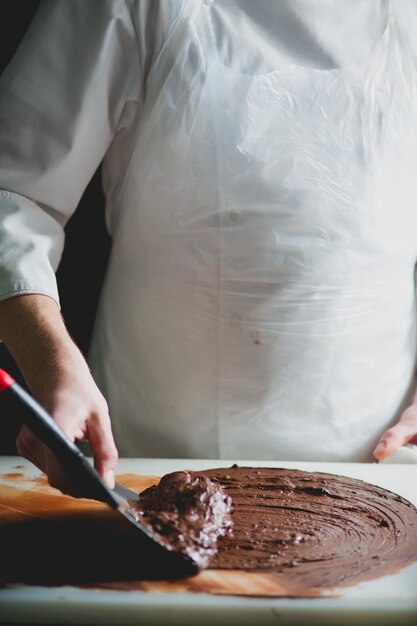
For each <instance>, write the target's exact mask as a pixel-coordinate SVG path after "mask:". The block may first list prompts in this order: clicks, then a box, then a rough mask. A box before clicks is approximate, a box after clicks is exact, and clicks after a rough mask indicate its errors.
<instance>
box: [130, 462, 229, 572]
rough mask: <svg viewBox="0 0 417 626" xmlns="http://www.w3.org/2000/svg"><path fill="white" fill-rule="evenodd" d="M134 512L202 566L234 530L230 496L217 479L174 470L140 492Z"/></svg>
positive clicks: (162, 539) (162, 536)
mask: <svg viewBox="0 0 417 626" xmlns="http://www.w3.org/2000/svg"><path fill="white" fill-rule="evenodd" d="M134 508H135V512H136V514H137V515H139V516H140V519H141V521H142V523H144V524H147V525H149V526H150V527H151V528H152V531H153V532H154V533H157V534H158V536H159V537H160V539H161V541H162V542H163V543H165V544H167V545H169V548H170V549H171V550H172V549H173V550H175V551H178V552H183V553H185V554H186V555H187V556H188V557H189V558H191V559H192V560H193V561H194V562H195V563H196V565H197V566H198V567H199V568H200V569H201V568H204V567H207V565H208V563H209V558H210V557H212V556H214V554H215V553H216V551H217V548H216V543H217V540H218V538H219V537H222V536H225V535H226V534H227V533H228V532H229V531H230V529H231V526H232V519H231V498H230V496H228V495H226V494H225V492H224V490H223V488H222V486H221V485H220V483H219V482H218V481H217V480H216V479H210V478H208V477H207V476H201V475H197V474H195V473H193V472H172V473H171V474H166V475H165V476H164V477H163V478H161V480H160V482H159V484H158V485H157V486H152V487H149V488H148V489H146V490H145V491H143V492H142V493H141V494H140V503H139V504H135V507H134Z"/></svg>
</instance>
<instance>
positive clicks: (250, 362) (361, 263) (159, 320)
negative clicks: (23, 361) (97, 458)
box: [91, 2, 417, 461]
mask: <svg viewBox="0 0 417 626" xmlns="http://www.w3.org/2000/svg"><path fill="white" fill-rule="evenodd" d="M213 10H214V9H213V7H211V6H210V4H209V3H207V4H203V3H199V2H191V3H189V4H186V6H185V8H184V12H185V15H184V14H183V15H182V16H181V19H179V20H178V21H177V22H176V23H175V24H174V26H173V28H172V30H171V32H170V36H169V39H168V41H167V42H166V44H165V48H164V49H163V51H162V53H161V54H160V56H159V58H158V60H157V61H156V63H155V65H154V66H153V68H152V70H151V72H150V75H149V77H148V79H147V83H146V89H145V98H144V106H143V110H142V111H141V115H140V122H139V126H138V129H137V136H136V137H135V140H134V141H133V142H132V149H131V152H130V154H129V160H128V162H127V163H126V171H125V173H124V175H123V177H122V179H121V180H120V181H118V183H117V185H116V186H115V188H114V189H112V191H111V197H108V201H109V203H111V204H112V206H120V207H123V210H120V211H119V212H114V213H113V214H112V215H111V216H109V221H110V222H111V224H110V227H111V230H112V236H113V249H112V254H111V259H110V264H109V269H108V273H107V277H106V281H105V285H104V288H103V293H102V297H101V303H100V307H99V313H98V319H97V324H96V331H95V336H94V342H93V347H92V351H91V362H92V366H93V372H94V375H95V377H96V379H97V381H98V383H99V386H100V387H101V388H102V389H103V391H104V393H105V395H106V397H107V399H108V401H109V405H110V409H111V416H112V420H113V428H114V432H115V436H116V443H117V445H118V447H119V452H120V454H121V455H134V456H161V457H163V456H169V457H182V458H187V457H205V458H229V459H233V458H239V459H245V458H246V459H277V460H278V459H282V460H321V461H325V460H336V461H366V460H371V451H372V449H373V447H374V446H375V444H376V442H377V440H378V437H379V436H380V434H381V433H382V432H383V431H384V429H386V428H387V427H388V426H389V425H391V424H393V423H394V422H395V421H396V420H397V419H398V417H399V415H400V413H401V410H402V409H403V408H404V407H405V406H406V404H407V402H408V401H409V400H410V397H411V396H410V394H411V391H412V389H413V387H414V365H415V357H416V336H415V335H416V323H415V313H416V311H415V290H414V266H415V262H416V254H417V116H416V103H417V98H416V80H415V68H414V67H413V66H412V65H411V64H410V63H409V62H408V60H407V48H406V44H405V43H404V42H403V41H402V39H401V36H400V33H399V31H398V25H397V23H396V20H395V16H394V15H393V13H392V12H391V13H390V11H389V4H388V3H383V4H382V11H383V15H382V18H383V19H382V21H381V29H380V33H379V36H378V39H377V42H376V43H375V45H373V46H372V47H371V49H370V50H369V52H368V53H367V54H366V55H365V56H364V57H363V58H361V59H359V60H357V61H355V62H354V63H352V64H350V65H348V66H346V65H345V66H343V67H335V68H332V69H317V68H314V67H307V66H303V65H302V64H300V65H289V66H287V67H280V68H278V69H276V70H274V71H269V72H266V73H261V74H257V73H251V72H249V73H248V72H244V71H240V70H239V68H238V67H237V68H236V67H232V66H229V65H228V64H227V63H226V62H225V60H224V58H223V57H222V56H221V54H220V51H219V45H218V42H217V40H216V32H215V22H214V21H213V19H212V15H211V11H213ZM240 43H241V45H242V46H243V47H245V46H248V45H250V41H245V40H244V39H243V40H242V41H241V42H240Z"/></svg>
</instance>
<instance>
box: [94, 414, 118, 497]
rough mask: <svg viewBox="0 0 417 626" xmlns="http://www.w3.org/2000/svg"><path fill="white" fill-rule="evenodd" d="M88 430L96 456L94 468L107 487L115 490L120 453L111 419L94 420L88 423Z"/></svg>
mask: <svg viewBox="0 0 417 626" xmlns="http://www.w3.org/2000/svg"><path fill="white" fill-rule="evenodd" d="M87 428H88V432H87V437H88V440H89V442H90V447H91V450H92V452H93V456H94V467H95V468H96V470H97V471H98V473H99V474H100V476H101V477H102V478H103V480H104V482H105V483H106V484H107V486H108V487H109V488H110V489H113V488H114V485H115V471H116V465H117V459H118V453H117V448H116V444H115V443H114V439H113V433H112V431H111V426H110V417H109V416H107V417H106V418H100V419H92V420H91V421H89V422H88V425H87Z"/></svg>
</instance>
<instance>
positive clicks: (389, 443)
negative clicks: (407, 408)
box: [373, 421, 416, 461]
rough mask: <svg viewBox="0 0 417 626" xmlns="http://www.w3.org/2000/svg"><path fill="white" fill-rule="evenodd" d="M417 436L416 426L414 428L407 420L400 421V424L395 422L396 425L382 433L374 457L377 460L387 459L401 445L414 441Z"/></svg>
mask: <svg viewBox="0 0 417 626" xmlns="http://www.w3.org/2000/svg"><path fill="white" fill-rule="evenodd" d="M415 437H416V431H415V427H414V428H413V427H412V426H411V425H410V424H407V423H406V422H401V421H400V422H398V424H395V426H392V428H389V429H388V430H386V431H385V432H384V433H383V434H382V435H381V437H380V439H379V441H378V444H377V446H376V448H375V450H374V453H373V454H374V458H375V459H376V460H377V461H380V460H382V459H385V458H386V457H387V456H389V455H390V454H392V453H393V452H395V450H397V449H398V448H399V447H400V446H403V445H404V444H406V443H409V442H410V441H413V440H414V439H415Z"/></svg>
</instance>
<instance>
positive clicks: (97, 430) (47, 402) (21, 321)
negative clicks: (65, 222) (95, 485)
mask: <svg viewBox="0 0 417 626" xmlns="http://www.w3.org/2000/svg"><path fill="white" fill-rule="evenodd" d="M0 336H1V338H2V339H3V340H4V343H5V345H6V347H7V348H8V349H9V350H10V352H11V353H12V355H13V356H14V358H15V360H16V362H17V364H18V366H19V368H20V371H21V372H22V374H23V377H24V379H25V381H26V383H27V385H28V387H29V390H30V391H31V393H32V394H33V396H34V397H35V399H36V400H37V401H38V402H39V403H40V404H41V405H42V406H43V407H44V408H45V409H46V411H48V413H50V414H51V415H52V417H53V418H54V420H55V421H56V423H57V424H58V425H59V426H60V427H61V428H62V430H63V431H64V433H65V434H66V435H67V436H68V437H69V439H71V441H81V440H83V439H87V440H88V441H89V443H90V447H91V449H92V452H93V455H94V466H95V468H96V469H97V471H98V472H99V474H100V475H101V476H102V478H103V479H104V481H105V482H106V483H107V485H108V486H109V487H110V488H113V487H114V472H115V468H116V463H117V450H116V446H115V444H114V439H113V435H112V431H111V426H110V418H109V412H108V408H107V403H106V401H105V399H104V398H103V396H102V394H101V393H100V391H99V390H98V388H97V386H96V384H95V382H94V380H93V378H92V376H91V373H90V370H89V369H88V366H87V363H86V362H85V360H84V357H83V355H82V354H81V352H80V350H79V349H78V348H77V346H76V345H75V343H74V342H73V341H72V339H71V337H70V336H69V334H68V331H67V329H66V328H65V324H64V321H63V319H62V317H61V313H60V311H59V307H58V305H57V302H55V301H54V300H53V299H52V298H50V297H49V296H45V295H41V294H26V295H20V296H16V297H13V298H9V299H7V300H2V301H1V302H0ZM16 444H17V449H18V452H19V454H21V455H22V456H23V457H25V458H26V459H28V460H29V461H31V462H32V463H34V464H35V465H36V466H37V467H38V468H39V469H40V470H42V471H43V472H45V473H46V475H47V477H48V480H49V483H50V484H51V485H52V486H53V487H57V488H58V489H61V491H63V492H64V493H69V494H70V495H74V496H81V497H82V496H83V495H85V494H82V493H80V492H79V491H78V490H77V489H76V488H75V486H74V485H72V484H71V483H69V482H68V479H67V478H66V476H65V473H64V471H63V469H62V467H61V465H60V463H59V462H58V460H57V458H56V457H55V455H54V454H53V453H52V452H51V451H50V450H49V449H48V448H47V447H46V446H44V445H43V444H42V442H41V441H40V440H39V439H38V438H37V437H36V436H35V435H34V434H33V433H32V432H31V431H30V430H28V428H25V427H23V428H22V430H21V431H20V433H19V435H18V438H17V441H16Z"/></svg>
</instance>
